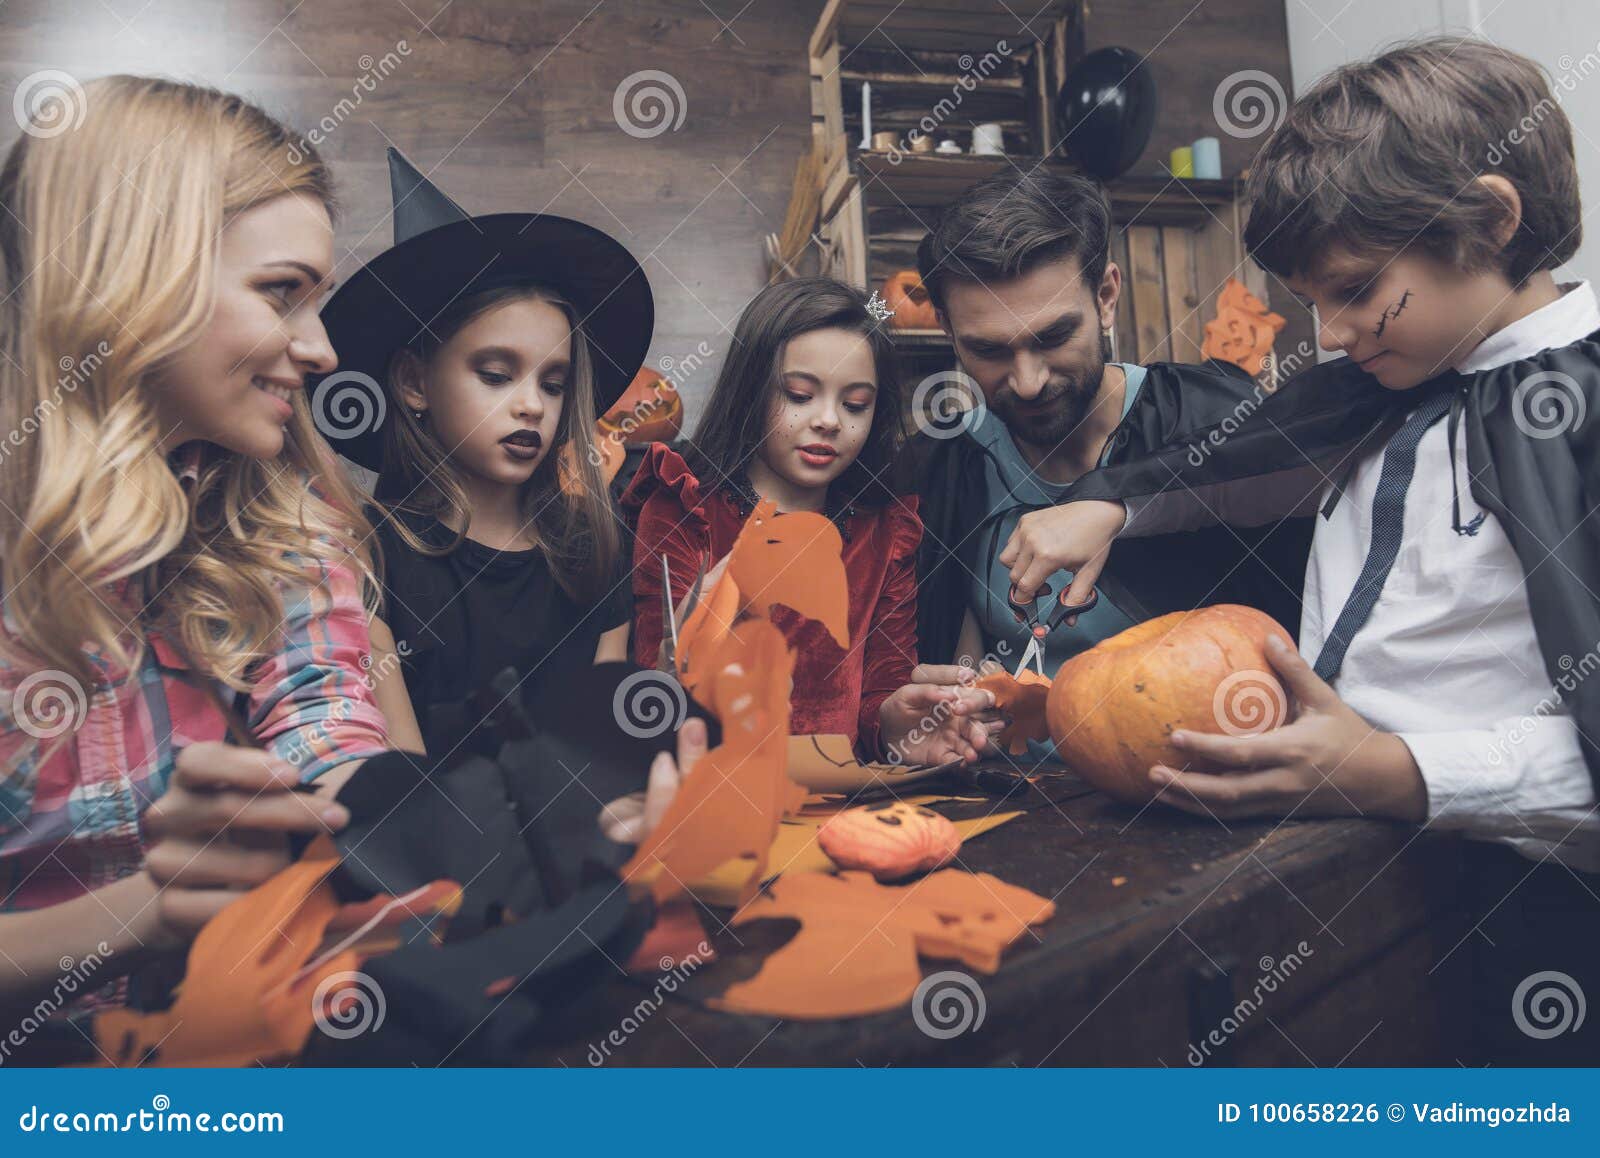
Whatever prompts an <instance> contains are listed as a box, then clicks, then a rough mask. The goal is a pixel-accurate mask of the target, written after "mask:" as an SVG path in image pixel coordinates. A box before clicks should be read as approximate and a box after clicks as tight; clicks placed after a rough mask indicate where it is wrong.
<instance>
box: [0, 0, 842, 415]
mask: <svg viewBox="0 0 1600 1158" xmlns="http://www.w3.org/2000/svg"><path fill="white" fill-rule="evenodd" d="M741 5H742V0H740V3H734V2H733V0H709V3H708V4H705V5H703V4H701V3H700V0H626V2H623V0H601V2H600V3H598V4H597V3H596V2H595V0H537V2H532V0H455V2H454V3H450V4H447V3H445V0H407V2H406V3H400V2H399V0H305V2H301V0H226V2H225V3H224V2H221V0H9V2H8V3H5V4H4V5H3V6H0V86H3V92H4V94H5V96H6V97H7V98H9V97H10V95H11V94H12V93H13V92H14V91H15V89H16V88H17V85H18V82H19V81H21V80H22V79H23V78H24V77H26V76H28V75H30V74H32V73H34V72H37V71H39V70H43V69H61V70H64V71H66V72H68V73H70V74H71V75H73V76H74V77H76V78H78V79H80V80H84V81H87V80H89V79H91V78H93V77H96V76H103V75H106V74H108V73H113V72H132V73H157V74H162V75H168V76H176V77H181V78H183V79H189V80H197V81H201V82H205V83H209V84H213V85H217V86H219V87H223V88H228V89H233V90H236V91H239V92H241V93H244V94H245V95H247V96H250V97H251V98H253V99H255V100H257V101H259V102H260V103H262V104H264V105H265V106H266V107H267V108H268V109H269V110H271V111H272V112H274V113H276V114H277V115H279V116H281V117H283V118H284V119H286V120H287V121H289V122H290V123H291V124H293V125H295V126H297V127H298V128H300V129H301V130H302V131H305V130H309V129H311V128H312V127H313V126H315V125H316V124H317V123H318V122H319V121H320V120H321V119H322V118H324V117H329V116H334V115H335V113H334V110H335V108H336V106H337V105H338V103H339V101H340V100H341V98H350V97H351V94H352V89H353V88H356V86H357V85H358V82H359V81H360V78H361V77H362V76H363V75H368V76H369V78H370V72H371V71H373V70H376V69H377V63H378V62H379V61H381V60H383V59H384V57H385V55H386V54H393V56H394V59H395V60H396V61H397V62H398V63H397V65H396V66H395V67H393V68H392V69H391V70H389V71H388V72H387V73H386V75H384V76H383V77H382V78H381V79H377V80H376V81H375V82H373V84H372V91H361V101H360V104H359V105H358V106H356V107H354V108H353V109H351V110H348V111H347V113H346V114H344V115H342V116H340V117H339V120H338V123H337V124H336V126H335V127H334V128H333V129H332V130H331V131H330V132H328V133H327V139H326V143H325V144H322V145H321V146H320V148H321V150H322V152H323V154H324V156H326V157H327V158H328V160H329V161H330V162H331V163H332V165H333V168H334V173H335V177H336V178H337V180H338V182H339V186H340V193H341V195H342V199H343V201H344V206H345V209H344V213H343V216H342V218H341V220H340V223H339V232H338V243H339V251H338V253H339V256H340V258H341V259H342V260H341V262H340V269H339V270H338V276H341V277H343V276H347V275H348V274H349V273H350V272H351V270H353V269H354V268H355V267H356V265H357V263H358V262H359V261H361V260H364V259H366V258H368V257H370V256H372V255H373V254H376V253H378V252H379V251H380V250H382V249H383V248H385V247H386V246H387V245H388V244H389V242H390V223H389V219H388V212H389V192H388V176H387V168H386V165H385V161H384V147H385V146H386V145H388V144H391V143H392V144H394V145H396V146H398V147H399V148H401V149H402V150H404V151H405V152H406V153H407V154H408V155H409V156H411V157H412V159H413V160H415V161H416V162H417V163H418V164H419V165H420V166H421V167H422V168H423V169H424V171H427V170H432V169H435V167H437V170H436V172H435V173H434V176H435V177H436V178H437V179H438V180H439V182H440V184H441V185H442V186H443V187H444V188H445V190H446V191H447V192H449V193H451V194H452V195H453V196H454V197H455V198H456V199H457V200H458V201H460V202H461V203H462V204H463V205H465V206H466V207H467V208H468V209H469V210H470V211H473V212H485V213H487V212H501V211H511V210H526V209H544V210H547V211H548V212H552V213H558V214H562V215H565V216H569V217H575V218H578V219H581V220H583V221H587V222H589V223H590V224H592V225H595V226H597V227H599V228H601V229H605V230H607V231H608V232H610V233H612V234H613V235H614V236H616V237H618V238H619V239H621V240H622V241H623V242H624V243H625V244H626V245H627V246H628V247H629V248H630V249H631V250H632V251H633V252H634V253H635V254H636V255H638V256H640V257H641V258H643V259H645V267H646V270H647V272H648V273H649V276H650V279H651V282H652V284H653V285H654V288H655V292H656V302H657V324H656V337H655V342H654V345H653V346H652V348H651V355H650V357H651V362H652V364H655V363H657V362H658V361H659V359H661V358H662V357H671V358H673V359H675V361H676V362H678V363H682V362H683V361H684V359H685V358H686V357H688V356H689V355H690V354H691V353H692V352H693V351H695V349H696V346H697V344H698V343H699V342H701V341H702V340H704V341H706V342H707V343H709V344H710V346H711V347H712V349H713V351H714V354H713V356H712V357H710V358H706V359H703V360H702V364H701V365H699V366H698V368H697V369H695V370H694V372H693V373H692V375H691V376H689V377H688V380H687V382H686V384H685V394H686V399H687V402H688V405H689V410H690V420H691V421H693V420H694V418H695V417H696V416H697V414H698V404H699V400H700V398H701V397H702V396H703V394H704V392H705V391H706V390H708V389H709V387H710V384H711V381H712V380H713V377H714V374H715V371H716V368H717V366H718V365H719V364H720V362H721V359H722V355H723V353H724V351H725V350H726V348H727V346H728V343H729V341H730V337H729V334H728V332H727V328H731V327H732V325H733V323H734V320H735V319H736V318H737V316H738V314H739V311H740V309H742V308H743V306H744V305H745V303H746V302H747V301H748V300H749V298H750V297H751V296H752V295H753V294H754V293H755V292H756V291H757V290H758V289H760V288H761V286H762V285H763V284H764V283H765V280H766V271H765V267H764V263H763V257H762V245H761V239H762V236H763V235H764V234H766V233H768V232H773V231H776V230H778V229H780V228H781V226H782V224H783V217H784V209H785V207H786V205H787V204H788V199H789V190H790V185H791V182H792V179H793V175H794V166H795V160H796V158H797V157H798V156H799V155H800V153H801V151H802V150H803V149H805V148H807V147H809V145H810V140H811V130H810V100H809V96H808V93H807V83H808V82H807V64H808V62H807V56H806V44H807V40H808V38H809V36H810V35H811V30H812V26H813V24H814V23H815V22H816V19H817V17H818V15H819V14H820V13H821V11H822V7H823V2H822V0H785V2H784V3H782V4H778V3H769V2H766V0H763V2H761V3H758V4H756V5H755V6H754V7H751V8H749V10H748V11H746V12H744V13H743V14H742V15H739V12H740V7H741ZM724 22H727V24H726V26H725V25H724ZM402 40H404V41H405V42H406V45H407V52H406V53H405V54H401V53H400V52H399V51H398V50H397V47H396V46H397V44H398V42H399V41H402ZM364 59H365V60H366V61H368V62H369V63H367V64H364V63H363V60H364ZM645 69H659V70H661V71H663V72H666V73H668V74H669V75H671V76H672V77H673V78H675V79H676V81H677V82H678V83H679V84H680V85H681V87H682V89H683V92H684V98H685V99H684V110H685V115H684V117H683V123H682V126H681V128H679V129H678V130H677V131H675V132H664V133H662V134H661V135H659V136H655V137H652V138H648V139H642V138H637V137H633V136H629V135H628V134H627V133H625V132H623V131H622V130H621V129H620V128H619V126H618V123H617V120H616V118H615V116H614V115H613V104H612V102H613V95H614V93H615V92H616V90H617V88H618V86H619V85H620V84H621V82H622V81H623V80H624V78H626V77H628V76H629V75H630V74H632V73H635V72H637V71H640V70H645ZM9 104H10V101H9V99H8V100H7V108H8V110H9ZM17 135H18V130H17V126H16V124H15V122H14V121H13V119H12V117H11V116H9V115H6V116H0V147H5V146H9V144H10V142H11V140H13V139H14V138H15V137H16V136H17ZM725 327H726V328H725Z"/></svg>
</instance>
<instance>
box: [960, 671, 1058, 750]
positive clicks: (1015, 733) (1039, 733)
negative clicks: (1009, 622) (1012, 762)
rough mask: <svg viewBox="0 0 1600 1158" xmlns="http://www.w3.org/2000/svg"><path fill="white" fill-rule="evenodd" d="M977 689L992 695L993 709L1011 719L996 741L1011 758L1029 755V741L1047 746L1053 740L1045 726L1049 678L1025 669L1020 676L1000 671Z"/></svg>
mask: <svg viewBox="0 0 1600 1158" xmlns="http://www.w3.org/2000/svg"><path fill="white" fill-rule="evenodd" d="M974 686H975V687H980V688H983V689H985V690H986V691H990V692H993V693H994V706H995V707H996V708H998V709H999V710H1000V711H1002V712H1004V713H1005V714H1006V715H1007V716H1008V717H1010V719H1011V722H1010V723H1009V724H1007V725H1006V727H1005V730H1004V731H1002V732H1001V733H1000V734H999V735H998V736H997V737H995V739H996V742H997V743H999V744H1000V746H1001V747H1002V748H1004V749H1005V750H1006V751H1007V752H1009V753H1010V754H1011V755H1013V756H1021V755H1022V754H1024V753H1025V752H1027V750H1028V741H1029V740H1037V741H1039V742H1040V743H1045V742H1046V741H1048V740H1049V739H1050V727H1049V725H1048V724H1047V723H1046V722H1045V701H1046V700H1047V699H1048V698H1049V695H1050V678H1049V677H1048V676H1042V675H1040V674H1039V673H1038V672H1036V671H1034V670H1033V669H1032V668H1023V669H1022V674H1021V675H1020V676H1013V675H1012V674H1011V673H1010V672H1006V671H997V672H991V673H990V674H988V675H986V676H984V677H983V678H981V679H980V680H978V682H977V683H976V684H975V685H974Z"/></svg>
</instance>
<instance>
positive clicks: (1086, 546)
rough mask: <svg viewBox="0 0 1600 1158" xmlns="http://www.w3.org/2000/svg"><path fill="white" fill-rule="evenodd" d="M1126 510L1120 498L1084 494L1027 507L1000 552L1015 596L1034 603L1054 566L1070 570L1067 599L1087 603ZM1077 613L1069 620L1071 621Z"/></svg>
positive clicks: (1056, 569)
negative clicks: (1078, 498)
mask: <svg viewBox="0 0 1600 1158" xmlns="http://www.w3.org/2000/svg"><path fill="white" fill-rule="evenodd" d="M1127 521H1128V511H1127V508H1126V507H1124V506H1123V505H1122V504H1121V503H1110V502H1103V501H1101V500H1099V499H1084V500H1081V501H1079V502H1075V503H1063V504H1062V505H1061V506H1059V507H1048V508H1046V509H1045V510H1042V511H1029V512H1028V513H1027V514H1025V515H1023V516H1022V518H1020V519H1019V520H1017V529H1016V530H1015V531H1012V532H1011V538H1009V539H1007V540H1006V546H1005V550H1003V551H1001V552H1000V564H1001V566H1004V567H1009V568H1011V583H1012V585H1013V586H1015V587H1016V589H1017V598H1018V599H1020V600H1021V601H1022V602H1023V603H1024V604H1029V603H1032V602H1033V600H1034V597H1035V595H1036V594H1037V592H1038V590H1039V588H1040V587H1041V586H1043V585H1044V581H1045V580H1046V579H1048V578H1050V576H1052V575H1054V574H1055V573H1056V572H1057V571H1071V572H1072V586H1071V587H1070V588H1068V590H1067V602H1068V603H1087V602H1088V600H1089V592H1090V591H1091V590H1093V589H1094V584H1095V580H1096V579H1098V578H1100V571H1101V569H1102V568H1103V567H1104V566H1105V565H1106V556H1107V555H1108V554H1110V552H1111V544H1112V541H1113V540H1115V539H1116V537H1117V535H1118V533H1119V532H1120V531H1121V530H1122V528H1123V525H1124V524H1125V523H1126V522H1127ZM1077 622H1078V617H1077V616H1076V615H1074V616H1072V617H1071V618H1069V619H1068V620H1067V626H1068V627H1072V626H1074V625H1075V624H1076V623H1077Z"/></svg>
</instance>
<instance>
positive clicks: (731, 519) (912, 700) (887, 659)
mask: <svg viewBox="0 0 1600 1158" xmlns="http://www.w3.org/2000/svg"><path fill="white" fill-rule="evenodd" d="M899 395H900V392H899V383H898V380H897V375H896V372H895V365H894V348H893V345H892V344H891V342H890V339H889V335H888V334H887V333H886V332H884V331H883V330H882V329H881V328H880V326H879V323H878V321H877V319H876V318H875V317H874V316H873V315H872V314H871V313H870V312H869V311H868V309H867V300H866V297H865V296H864V295H863V294H861V293H860V292H859V291H858V290H856V289H853V288H852V287H850V286H848V285H845V284H843V283H841V282H837V281H833V280H832V279H829V278H804V279H800V280H796V281H788V282H783V283H780V284H778V285H775V286H770V287H768V288H767V289H765V290H763V291H762V292H761V293H760V294H758V295H757V296H756V297H755V299H754V300H753V301H751V303H750V304H749V306H747V307H746V308H745V311H744V313H743V314H742V315H741V316H740V318H739V322H738V325H737V327H736V328H735V330H734V335H733V344H732V348H731V349H730V350H729V352H728V357H727V359H726V360H725V361H724V363H723V366H722V373H721V374H720V375H719V377H718V379H717V384H716V386H715V388H714V389H713V390H712V393H711V398H710V400H709V401H708V402H707V404H706V408H705V412H704V416H703V417H702V419H701V421H700V425H699V427H698V428H697V429H696V431H695V433H694V436H693V437H692V438H691V439H689V440H688V443H687V445H686V446H685V448H684V452H683V453H682V454H680V453H678V452H677V451H675V450H673V449H672V448H671V447H669V446H667V445H665V444H664V443H657V444H656V445H654V446H652V447H651V448H650V451H649V453H648V454H647V456H646V457H645V460H644V462H643V464H642V465H641V466H640V468H639V472H638V474H637V475H635V477H634V479H633V482H632V483H631V484H630V486H629V487H628V490H627V492H626V493H625V494H624V495H623V498H622V505H623V507H624V509H625V510H626V511H627V512H628V514H629V517H630V518H631V519H632V520H633V521H634V522H635V524H636V536H635V542H634V557H633V561H634V571H633V591H634V602H635V624H634V632H635V634H634V639H635V652H636V656H637V659H638V661H639V662H640V663H643V664H654V663H655V662H656V657H657V654H658V651H659V649H660V645H661V641H662V632H663V624H662V606H661V581H662V575H661V558H662V556H663V555H665V556H666V557H667V559H668V561H669V565H670V569H671V581H672V588H673V589H672V598H673V601H674V604H675V605H679V604H681V602H682V601H683V600H684V598H685V596H686V595H687V594H688V589H689V584H690V583H691V582H692V581H693V578H694V575H695V573H696V572H697V571H698V570H699V568H700V566H701V565H702V563H703V562H708V563H715V562H717V561H718V560H721V559H722V558H723V557H724V556H726V555H727V553H728V551H729V550H730V549H731V548H732V546H733V541H734V539H736V538H737V537H738V535H739V531H740V529H741V528H742V527H743V526H744V521H745V519H746V518H747V517H748V516H749V514H750V512H751V510H752V509H753V508H754V507H755V505H756V503H757V501H759V499H763V498H765V499H771V500H773V501H774V502H775V503H776V504H777V506H778V510H779V511H780V512H790V511H815V512H820V513H824V514H826V515H827V516H828V517H829V518H830V519H832V520H833V522H834V524H835V525H836V526H837V527H838V528H839V533H840V536H841V537H842V538H843V540H844V565H845V574H846V576H847V577H848V579H849V583H850V593H849V594H850V601H849V602H850V647H849V649H848V650H843V649H841V648H840V647H839V645H838V644H837V643H835V642H834V640H833V639H832V638H831V637H830V636H829V634H828V632H827V629H826V628H825V627H823V625H822V624H820V623H818V622H816V621H814V620H809V619H806V618H804V617H802V616H801V615H799V614H797V613H796V612H794V611H792V610H790V609H789V608H786V607H777V608H775V609H774V611H773V622H774V623H776V624H777V625H778V627H779V628H781V629H782V630H783V632H784V634H785V635H786V636H787V637H788V639H789V642H790V644H791V646H792V647H793V648H794V650H795V653H796V655H795V670H794V693H793V699H792V703H791V708H790V731H791V732H792V733H793V734H795V735H805V734H810V733H838V734H843V735H846V736H848V737H850V739H851V740H852V742H853V743H854V744H855V746H856V751H857V752H858V754H860V755H861V756H862V757H864V758H866V759H891V760H897V761H904V762H905V763H910V764H919V763H943V762H946V761H948V760H955V759H964V760H975V759H977V757H978V753H979V752H980V751H982V749H983V747H984V744H985V740H986V736H987V731H986V729H985V728H984V727H983V726H982V725H981V724H980V723H978V722H976V721H974V720H972V719H971V716H972V715H973V714H974V713H976V712H979V711H982V710H983V709H985V708H988V707H991V706H992V702H993V699H992V697H991V696H990V695H989V693H987V692H983V691H978V690H975V689H963V688H958V687H939V686H935V685H930V684H913V683H911V675H912V669H913V668H914V667H915V666H916V662H917V635H916V632H917V576H916V555H917V546H918V544H919V543H920V542H921V541H922V523H921V521H920V520H919V519H918V518H917V510H916V499H915V498H907V497H899V496H896V495H895V494H893V493H892V492H891V491H890V489H889V488H888V486H887V485H885V483H884V481H883V480H884V478H885V477H886V476H887V475H888V473H889V465H890V463H891V462H892V461H893V458H894V454H895V452H896V450H897V449H898V442H899V436H900V396H899ZM941 705H942V706H941Z"/></svg>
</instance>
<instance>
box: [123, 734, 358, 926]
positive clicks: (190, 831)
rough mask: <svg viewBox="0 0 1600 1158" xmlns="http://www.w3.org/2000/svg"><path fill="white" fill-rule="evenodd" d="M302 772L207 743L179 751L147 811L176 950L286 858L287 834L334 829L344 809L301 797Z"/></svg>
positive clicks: (151, 857) (160, 896) (148, 863)
mask: <svg viewBox="0 0 1600 1158" xmlns="http://www.w3.org/2000/svg"><path fill="white" fill-rule="evenodd" d="M299 783H300V776H299V773H298V771H297V770H296V769H295V768H293V767H292V766H290V765H289V764H286V763H285V762H284V761H282V760H280V759H278V758H277V757H275V756H273V755H271V754H270V753H267V752H261V751H256V750H253V749H249V748H235V747H231V746H229V745H227V744H222V743H217V742H213V741H206V742H203V743H198V744H191V745H189V746H188V747H187V748H185V749H184V750H183V751H182V752H180V753H178V759H177V763H176V765H175V767H174V769H173V773H172V782H171V783H170V784H169V785H168V786H167V791H166V792H165V793H164V794H163V795H162V796H161V797H160V798H159V799H158V800H156V802H155V803H154V804H152V805H151V806H150V809H149V811H148V812H146V813H145V824H146V826H147V827H148V829H149V831H150V833H151V834H152V836H153V838H154V840H155V844H154V845H153V846H152V847H151V849H150V851H149V853H148V854H147V855H146V857H145V867H144V871H145V874H146V875H147V876H148V877H149V878H150V880H151V881H152V882H153V883H154V885H155V888H156V890H157V895H156V905H157V909H158V912H159V914H160V927H161V931H162V932H163V933H164V934H165V935H166V937H167V938H168V939H169V944H170V945H174V946H175V945H178V944H182V943H184V942H187V941H189V940H191V939H193V937H194V935H195V934H196V933H198V932H199V931H200V929H201V927H202V926H203V925H204V924H205V923H206V922H207V921H209V920H210V919H211V918H212V917H214V916H216V914H217V913H218V912H220V911H221V910H222V909H224V908H226V907H227V906H228V905H229V904H231V903H232V902H233V901H235V900H237V899H238V897H239V894H240V893H242V892H247V891H249V890H250V889H253V888H255V886H257V885H259V884H261V883H262V882H263V881H265V880H266V879H267V878H268V877H271V876H272V875H273V874H275V873H277V872H278V871H279V870H280V869H283V868H285V867H286V866H287V865H288V864H289V861H290V858H289V841H288V837H289V835H290V834H291V833H303V834H306V835H317V834H320V833H325V832H337V831H338V830H339V829H341V828H343V827H344V826H345V825H346V824H348V823H349V821H350V813H349V812H348V811H347V810H346V809H345V808H344V806H343V805H340V804H336V803H334V802H333V801H331V800H329V799H327V798H326V797H324V796H321V795H318V794H315V793H309V792H297V791H295V789H296V788H297V787H298V785H299Z"/></svg>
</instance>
